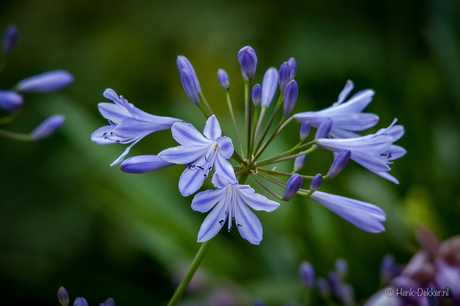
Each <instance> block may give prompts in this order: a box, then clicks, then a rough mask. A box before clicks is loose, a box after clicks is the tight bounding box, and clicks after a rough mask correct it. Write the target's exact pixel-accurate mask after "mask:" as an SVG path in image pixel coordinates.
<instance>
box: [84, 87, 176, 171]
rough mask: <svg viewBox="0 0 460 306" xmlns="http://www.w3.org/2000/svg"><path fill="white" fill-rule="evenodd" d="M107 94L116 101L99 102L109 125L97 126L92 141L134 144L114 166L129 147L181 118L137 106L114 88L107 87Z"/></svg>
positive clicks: (167, 127)
mask: <svg viewBox="0 0 460 306" xmlns="http://www.w3.org/2000/svg"><path fill="white" fill-rule="evenodd" d="M104 97H106V98H107V99H110V100H112V101H113V102H114V103H105V102H102V103H99V104H98V108H99V112H100V113H101V115H102V116H103V117H104V118H105V119H108V120H109V123H110V125H106V126H103V127H101V128H99V129H97V130H96V131H95V132H94V133H93V134H92V135H91V140H92V141H93V142H95V143H97V144H99V145H105V144H112V143H123V144H125V143H131V145H129V146H128V147H127V148H126V149H125V151H124V152H123V153H122V154H121V155H120V156H119V157H118V158H117V159H116V160H115V161H114V162H113V163H112V164H111V166H113V165H115V164H118V163H120V162H121V161H123V159H124V158H125V156H126V155H127V154H128V153H129V150H130V149H131V148H132V146H134V145H135V144H136V143H138V142H139V141H140V140H141V139H142V138H144V137H145V136H147V135H149V134H151V133H153V132H157V131H161V130H166V129H169V128H171V126H172V125H173V124H174V123H176V122H180V121H182V120H181V119H177V118H171V117H162V116H155V115H151V114H149V113H146V112H144V111H142V110H140V109H139V108H137V107H135V106H134V105H133V104H132V103H129V102H128V100H126V99H125V98H123V96H118V95H117V93H116V92H115V91H114V90H113V89H110V88H108V89H106V90H105V91H104Z"/></svg>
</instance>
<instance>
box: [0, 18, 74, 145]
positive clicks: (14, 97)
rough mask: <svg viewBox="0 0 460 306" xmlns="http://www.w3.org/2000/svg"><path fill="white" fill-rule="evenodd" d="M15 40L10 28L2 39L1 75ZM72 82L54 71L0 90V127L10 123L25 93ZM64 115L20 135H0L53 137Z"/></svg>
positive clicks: (65, 73) (13, 29) (6, 133)
mask: <svg viewBox="0 0 460 306" xmlns="http://www.w3.org/2000/svg"><path fill="white" fill-rule="evenodd" d="M17 37H18V31H17V29H16V27H15V26H13V25H10V26H9V27H8V28H7V29H6V31H5V34H4V37H3V54H1V57H0V72H1V71H2V70H3V68H4V66H5V64H6V60H7V58H8V56H9V54H10V53H11V52H12V51H13V49H14V46H15V44H16V40H17ZM73 80H74V78H73V76H72V75H71V74H70V73H69V72H68V71H66V70H54V71H48V72H45V73H41V74H38V75H35V76H31V77H28V78H26V79H23V80H22V81H19V82H18V83H16V85H14V86H13V88H12V89H10V90H1V89H0V112H2V113H5V114H4V115H2V117H0V125H1V124H6V123H9V122H11V121H13V120H14V119H15V118H16V117H17V116H18V115H19V114H20V113H21V110H22V108H23V105H24V97H23V94H24V93H29V92H30V93H44V92H53V91H57V90H61V89H63V88H65V87H67V86H68V85H69V84H70V83H72V82H73ZM64 120H65V117H64V116H63V115H52V116H50V117H48V118H47V119H45V120H44V121H43V122H42V123H40V124H39V125H38V126H37V127H36V128H35V129H34V130H33V131H32V132H31V133H29V134H21V133H16V132H11V131H7V130H3V129H0V136H3V137H8V138H12V139H17V140H25V141H37V140H41V139H43V138H46V137H48V136H50V135H51V134H53V133H54V132H55V131H56V130H57V129H58V128H59V127H60V126H61V125H62V123H63V122H64Z"/></svg>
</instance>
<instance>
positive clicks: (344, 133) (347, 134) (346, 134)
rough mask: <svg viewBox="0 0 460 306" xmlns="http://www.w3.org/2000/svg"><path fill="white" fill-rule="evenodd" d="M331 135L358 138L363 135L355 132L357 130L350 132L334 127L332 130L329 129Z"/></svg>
mask: <svg viewBox="0 0 460 306" xmlns="http://www.w3.org/2000/svg"><path fill="white" fill-rule="evenodd" d="M329 136H332V137H334V138H358V137H361V135H359V134H357V133H355V132H349V131H345V130H342V129H337V128H334V127H332V128H331V130H330V131H329Z"/></svg>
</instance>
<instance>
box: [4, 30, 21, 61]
mask: <svg viewBox="0 0 460 306" xmlns="http://www.w3.org/2000/svg"><path fill="white" fill-rule="evenodd" d="M17 39H18V29H17V28H16V27H15V26H14V25H9V26H8V27H7V28H6V30H5V34H4V35H3V53H5V54H10V53H11V51H13V48H14V46H15V45H16V40H17Z"/></svg>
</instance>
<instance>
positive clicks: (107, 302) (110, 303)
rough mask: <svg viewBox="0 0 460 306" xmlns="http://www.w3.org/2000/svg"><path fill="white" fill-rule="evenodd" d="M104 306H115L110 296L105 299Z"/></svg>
mask: <svg viewBox="0 0 460 306" xmlns="http://www.w3.org/2000/svg"><path fill="white" fill-rule="evenodd" d="M103 305H104V306H115V301H114V300H113V299H112V298H108V299H107V300H105V302H104V304H103Z"/></svg>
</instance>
